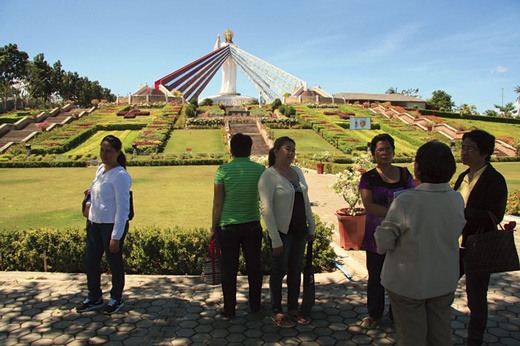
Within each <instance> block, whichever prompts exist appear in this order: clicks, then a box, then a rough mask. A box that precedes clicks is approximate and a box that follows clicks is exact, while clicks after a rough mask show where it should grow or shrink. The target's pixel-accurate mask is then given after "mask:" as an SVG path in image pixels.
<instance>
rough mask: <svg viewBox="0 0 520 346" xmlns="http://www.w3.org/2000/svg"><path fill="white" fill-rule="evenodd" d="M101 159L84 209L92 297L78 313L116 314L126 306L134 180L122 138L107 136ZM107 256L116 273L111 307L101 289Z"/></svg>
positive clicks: (82, 305) (113, 280)
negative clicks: (126, 250)
mask: <svg viewBox="0 0 520 346" xmlns="http://www.w3.org/2000/svg"><path fill="white" fill-rule="evenodd" d="M100 157H101V162H102V164H101V165H100V166H99V168H98V170H97V172H96V178H95V179H94V181H93V182H92V185H90V196H91V199H90V201H88V202H87V203H86V208H85V210H84V215H85V216H87V218H88V220H89V223H88V227H87V249H86V253H85V263H86V269H87V287H88V297H87V298H86V299H85V300H84V301H83V302H81V303H80V304H78V306H77V307H76V311H77V312H84V311H89V310H94V309H100V308H102V307H103V306H104V313H106V314H113V313H116V312H118V311H119V309H121V307H122V306H123V305H124V302H123V288H124V286H125V268H124V262H123V242H124V239H125V235H126V233H127V231H128V216H129V213H130V186H131V185H132V178H131V177H130V175H129V174H128V172H127V171H126V157H125V154H124V153H123V152H122V143H121V141H120V140H119V138H117V137H114V136H112V135H108V136H106V137H104V138H103V140H102V141H101V148H100ZM104 253H105V254H106V256H107V262H108V264H109V266H110V272H111V274H112V289H111V291H110V300H109V301H108V303H107V305H104V303H103V292H102V289H101V272H102V271H101V259H102V258H103V254H104Z"/></svg>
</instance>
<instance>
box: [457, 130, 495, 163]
mask: <svg viewBox="0 0 520 346" xmlns="http://www.w3.org/2000/svg"><path fill="white" fill-rule="evenodd" d="M466 138H467V139H471V140H472V141H473V142H475V143H476V144H477V147H478V151H479V152H480V153H481V154H485V155H486V162H489V161H490V160H491V155H492V154H493V152H494V151H495V136H493V135H491V134H489V133H487V132H486V131H483V130H473V131H470V132H466V133H465V134H464V135H463V136H462V141H464V140H465V139H466Z"/></svg>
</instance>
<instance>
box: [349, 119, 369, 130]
mask: <svg viewBox="0 0 520 346" xmlns="http://www.w3.org/2000/svg"><path fill="white" fill-rule="evenodd" d="M350 129H351V130H370V118H356V117H353V118H350Z"/></svg>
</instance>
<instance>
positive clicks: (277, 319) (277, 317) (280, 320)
mask: <svg viewBox="0 0 520 346" xmlns="http://www.w3.org/2000/svg"><path fill="white" fill-rule="evenodd" d="M271 319H272V320H273V322H274V323H275V324H276V325H277V326H278V327H280V328H294V327H296V323H295V322H294V321H291V319H290V318H289V317H287V316H286V315H285V314H282V313H278V314H274V315H273V316H271Z"/></svg>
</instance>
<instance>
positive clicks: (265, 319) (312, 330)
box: [0, 171, 520, 346]
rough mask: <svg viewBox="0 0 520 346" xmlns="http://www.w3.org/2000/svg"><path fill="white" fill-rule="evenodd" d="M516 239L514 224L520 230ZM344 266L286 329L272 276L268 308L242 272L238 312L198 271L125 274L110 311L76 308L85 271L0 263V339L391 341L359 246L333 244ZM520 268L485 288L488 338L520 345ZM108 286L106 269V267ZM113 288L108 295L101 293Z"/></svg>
mask: <svg viewBox="0 0 520 346" xmlns="http://www.w3.org/2000/svg"><path fill="white" fill-rule="evenodd" d="M306 177H307V179H308V182H309V185H310V198H311V202H312V203H313V208H314V212H315V213H317V214H318V215H320V218H321V219H322V221H324V222H327V223H331V224H332V225H335V224H336V221H335V216H334V211H335V210H337V209H339V208H340V207H343V206H344V202H343V201H342V200H341V199H340V197H338V195H336V194H335V193H334V192H333V191H332V190H331V189H330V188H329V186H330V184H332V182H333V180H334V177H333V176H331V175H317V174H315V173H314V172H313V171H310V172H308V173H306ZM516 237H517V244H518V237H519V236H518V234H517V236H516ZM334 247H335V250H336V253H337V255H338V262H339V264H340V266H341V268H342V269H343V270H344V271H341V270H336V271H334V272H332V273H322V274H317V275H316V305H315V306H314V308H313V310H312V314H311V318H312V322H311V323H310V324H309V325H298V326H297V327H296V328H292V329H281V328H278V327H277V326H275V324H274V323H273V322H272V321H271V319H270V305H269V287H268V277H265V278H264V285H263V292H262V295H263V302H264V309H263V310H262V311H261V312H260V313H250V312H249V311H248V309H247V297H246V294H247V279H246V278H245V277H239V289H238V290H239V293H238V296H237V299H238V310H237V317H236V318H235V319H233V320H231V321H228V320H226V319H224V318H222V317H221V316H219V315H218V314H217V313H216V311H215V310H216V309H217V308H219V307H221V306H222V304H223V301H222V294H221V288H220V286H209V285H206V284H204V283H203V282H202V281H201V280H200V278H199V277H198V276H148V275H147V276H144V275H127V282H126V288H125V306H124V307H123V308H122V309H121V311H120V312H118V313H116V314H114V315H111V316H108V315H104V314H102V313H101V312H97V311H90V312H85V313H81V314H80V313H77V312H76V311H75V309H74V307H75V305H76V304H77V303H79V302H80V301H81V300H82V299H83V298H84V294H85V292H86V290H87V289H86V278H85V275H84V274H66V273H41V272H38V273H34V272H2V273H0V345H31V346H33V345H34V346H35V345H96V344H106V345H394V344H396V335H395V330H394V327H393V325H392V324H391V323H390V320H389V319H388V318H387V317H386V316H385V318H384V319H383V325H382V327H381V328H380V329H377V330H370V331H367V330H364V329H362V328H361V327H360V323H359V322H360V320H361V319H362V318H363V317H365V316H366V315H367V311H366V308H365V301H366V279H367V278H366V270H365V263H364V253H363V252H362V251H345V250H343V249H341V248H339V247H338V246H337V245H335V244H334ZM519 276H520V272H513V273H506V274H495V275H493V276H492V281H491V284H490V288H489V295H488V297H489V312H490V313H489V322H488V333H487V335H486V337H485V341H486V343H487V344H488V345H520V318H519V317H518V316H519V314H520V277H519ZM103 285H104V287H106V288H107V289H105V291H107V290H108V288H109V287H110V277H109V276H108V275H103ZM463 288H464V279H462V280H461V282H460V285H459V287H458V289H457V292H456V298H455V303H454V304H453V307H452V316H453V320H452V327H453V341H454V344H455V345H463V344H464V338H465V336H466V329H465V328H466V325H467V323H468V308H467V305H466V300H465V293H464V289H463ZM105 298H108V297H105Z"/></svg>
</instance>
